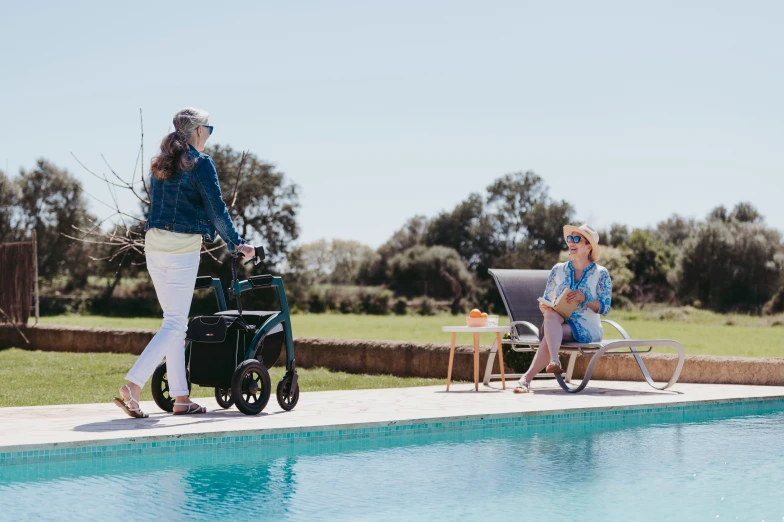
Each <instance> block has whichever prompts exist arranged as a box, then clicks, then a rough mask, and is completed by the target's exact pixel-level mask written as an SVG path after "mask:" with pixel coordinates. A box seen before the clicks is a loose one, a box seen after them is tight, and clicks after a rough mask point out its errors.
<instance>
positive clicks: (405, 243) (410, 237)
mask: <svg viewBox="0 0 784 522" xmlns="http://www.w3.org/2000/svg"><path fill="white" fill-rule="evenodd" d="M429 226H430V220H429V219H428V218H427V217H425V216H422V215H417V216H414V217H412V218H410V219H409V220H408V221H406V222H405V224H404V225H403V226H402V227H401V228H400V229H399V230H397V231H396V232H395V233H394V234H392V237H391V238H389V239H388V240H387V242H386V243H384V244H383V245H381V246H380V247H378V253H379V254H380V255H381V256H382V257H392V256H394V255H395V254H399V253H400V252H402V251H404V250H408V249H409V248H411V247H413V246H416V245H421V244H423V243H424V242H425V234H426V233H427V230H428V228H429Z"/></svg>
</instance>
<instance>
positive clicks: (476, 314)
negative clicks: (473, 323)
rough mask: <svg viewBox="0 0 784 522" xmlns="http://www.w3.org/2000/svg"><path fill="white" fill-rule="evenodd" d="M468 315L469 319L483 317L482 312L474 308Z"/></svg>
mask: <svg viewBox="0 0 784 522" xmlns="http://www.w3.org/2000/svg"><path fill="white" fill-rule="evenodd" d="M468 315H469V317H482V312H480V311H479V309H478V308H474V309H473V310H471V313H470V314H468Z"/></svg>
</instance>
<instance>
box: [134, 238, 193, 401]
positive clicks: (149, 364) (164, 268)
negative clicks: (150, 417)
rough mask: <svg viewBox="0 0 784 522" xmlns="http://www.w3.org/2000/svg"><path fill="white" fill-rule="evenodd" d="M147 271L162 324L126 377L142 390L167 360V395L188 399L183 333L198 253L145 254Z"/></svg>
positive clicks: (189, 305) (185, 327)
mask: <svg viewBox="0 0 784 522" xmlns="http://www.w3.org/2000/svg"><path fill="white" fill-rule="evenodd" d="M146 257H147V270H148V271H149V272H150V277H152V284H153V285H155V293H156V294H157V296H158V302H159V303H160V304H161V308H163V324H162V325H161V329H160V330H158V333H157V334H155V337H153V338H152V340H151V341H150V344H148V345H147V347H146V348H145V349H144V351H143V352H142V354H141V355H140V356H139V359H138V360H137V361H136V364H134V365H133V368H131V371H129V372H128V375H126V376H125V378H126V379H127V380H129V381H131V382H132V383H134V384H137V385H138V386H140V387H142V386H144V383H145V382H147V380H148V379H149V378H150V377H151V376H152V374H153V372H154V371H155V368H156V367H157V366H158V364H159V363H160V362H161V360H162V359H163V358H164V357H166V374H167V379H168V381H169V394H170V395H171V396H172V397H177V396H187V395H188V394H189V393H188V381H187V379H186V377H185V331H186V330H187V327H188V312H190V309H191V301H192V300H193V287H194V285H195V284H196V275H197V274H198V271H199V257H200V253H199V252H194V253H192V254H182V255H172V254H153V253H150V254H147V256H146Z"/></svg>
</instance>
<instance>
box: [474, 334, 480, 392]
mask: <svg viewBox="0 0 784 522" xmlns="http://www.w3.org/2000/svg"><path fill="white" fill-rule="evenodd" d="M474 391H479V333H474Z"/></svg>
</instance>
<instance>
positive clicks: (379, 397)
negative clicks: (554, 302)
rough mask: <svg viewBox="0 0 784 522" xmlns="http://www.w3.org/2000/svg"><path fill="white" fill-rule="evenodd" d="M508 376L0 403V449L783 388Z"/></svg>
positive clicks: (743, 395)
mask: <svg viewBox="0 0 784 522" xmlns="http://www.w3.org/2000/svg"><path fill="white" fill-rule="evenodd" d="M513 386H514V383H513V382H512V383H508V385H507V389H506V390H501V384H500V383H496V382H494V383H492V384H491V386H490V387H481V388H480V390H479V392H475V391H474V390H473V385H472V384H454V385H453V386H452V389H451V391H449V392H446V391H445V388H444V386H428V387H418V388H388V389H378V390H345V391H325V392H304V393H301V394H300V400H299V404H298V405H297V407H296V408H295V409H294V410H293V411H290V412H285V411H283V410H282V409H280V407H279V406H278V404H277V402H276V401H275V398H274V396H273V397H272V398H271V399H270V403H269V405H268V406H267V408H266V409H265V411H264V412H262V414H260V415H258V416H246V415H243V414H242V413H240V412H239V411H237V410H236V409H234V408H233V409H229V410H222V409H220V408H219V407H218V406H217V404H216V403H215V401H214V399H210V398H203V399H199V400H198V401H199V402H200V403H201V404H204V405H206V406H207V407H208V408H209V410H210V411H209V412H208V413H206V414H203V415H189V416H180V415H178V416H175V415H171V414H168V413H163V412H161V411H160V410H159V409H158V408H157V406H156V405H155V403H153V402H142V409H143V410H144V411H146V412H148V413H149V414H150V417H149V418H148V419H131V418H129V417H127V416H126V415H125V414H124V413H123V412H122V411H121V410H120V409H119V408H117V407H116V406H115V405H113V404H112V403H109V402H107V403H105V404H72V405H62V406H34V407H18V408H17V407H14V408H0V453H3V452H18V451H28V450H38V449H51V448H63V447H79V446H90V445H94V444H97V443H100V444H107V443H108V444H119V443H124V442H137V443H138V442H148V441H149V442H154V441H160V440H171V439H172V438H175V437H183V436H185V437H187V438H193V437H201V436H204V437H208V436H209V437H217V436H226V435H242V434H243V433H263V432H264V431H267V430H270V432H273V431H274V432H280V431H281V430H284V431H285V430H303V429H307V428H316V427H322V428H327V429H350V428H355V427H368V426H384V425H387V426H389V425H394V424H400V423H407V422H412V421H420V422H421V421H423V420H431V421H436V420H459V419H472V418H487V417H492V416H514V415H531V414H539V413H541V414H543V415H545V414H553V413H563V412H569V411H575V410H601V409H624V408H629V407H636V406H651V407H662V406H666V405H677V404H684V403H695V402H705V403H712V402H722V401H740V400H748V399H762V398H782V399H784V387H780V386H743V385H711V384H677V385H676V386H675V387H673V388H672V389H671V390H665V391H658V390H654V389H652V388H650V387H649V386H648V385H647V384H645V383H644V382H639V383H638V382H612V381H592V382H591V387H590V388H588V389H586V390H585V391H583V392H582V393H579V394H566V393H564V392H563V391H562V390H561V389H560V388H558V386H557V384H556V383H555V381H536V382H535V383H534V387H535V388H534V393H532V394H530V395H525V394H522V395H518V394H513V393H512V388H513Z"/></svg>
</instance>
